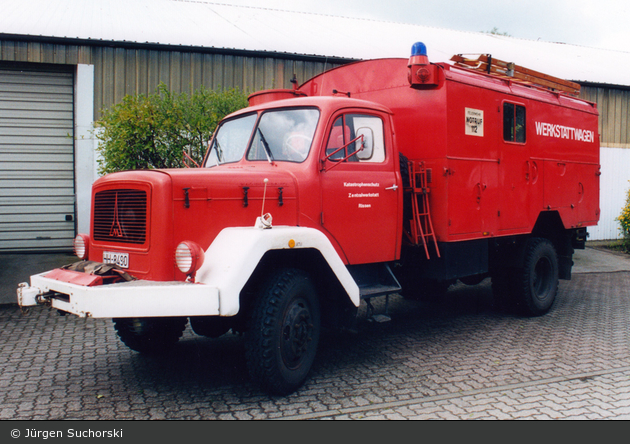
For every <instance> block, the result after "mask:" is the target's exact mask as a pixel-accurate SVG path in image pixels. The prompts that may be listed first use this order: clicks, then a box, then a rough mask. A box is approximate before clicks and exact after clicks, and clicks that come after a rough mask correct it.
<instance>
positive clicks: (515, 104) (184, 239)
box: [18, 43, 600, 394]
mask: <svg viewBox="0 0 630 444" xmlns="http://www.w3.org/2000/svg"><path fill="white" fill-rule="evenodd" d="M578 92H579V85H577V84H574V83H571V82H566V81H562V80H560V79H555V78H551V77H549V76H545V75H543V74H540V73H536V72H533V71H530V70H527V69H525V68H521V67H518V66H515V65H513V64H506V63H504V62H501V61H498V60H496V59H495V60H492V58H491V57H490V56H480V57H478V58H477V59H470V58H466V57H464V56H461V55H460V56H455V57H454V58H453V59H452V63H430V62H429V60H428V58H427V53H426V47H425V46H424V45H423V44H422V43H416V44H415V45H413V47H412V56H411V58H410V59H378V60H368V61H360V62H356V63H352V64H348V65H345V66H342V67H338V68H335V69H332V70H330V71H327V72H324V73H323V74H320V75H318V76H316V77H314V78H312V79H310V80H308V81H307V82H306V83H304V84H302V85H301V86H299V87H297V86H296V87H295V88H293V89H283V90H270V91H262V92H259V93H255V94H252V95H251V96H250V106H249V107H247V108H246V109H243V110H240V111H238V112H236V113H234V114H232V115H230V116H228V117H227V118H225V119H224V120H223V121H222V123H221V124H220V125H219V127H218V128H217V130H216V132H215V134H214V136H213V138H212V140H211V141H210V143H209V149H208V152H207V154H206V157H205V160H204V162H203V165H201V167H199V168H190V169H186V168H184V169H177V170H149V171H127V172H120V173H115V174H110V175H107V176H105V177H102V178H100V179H98V180H97V181H96V182H95V183H94V185H93V189H92V215H91V232H90V234H89V235H88V234H79V235H78V236H77V237H76V239H75V251H76V253H77V256H78V257H79V259H81V260H80V261H78V262H77V263H75V264H70V265H68V266H66V267H62V268H60V269H55V270H51V271H49V272H45V273H41V274H38V275H35V276H32V277H31V280H30V284H27V283H24V284H20V287H19V288H18V302H19V304H20V305H21V306H23V307H28V306H34V305H38V304H44V305H48V306H50V307H52V308H55V309H58V310H61V311H63V312H68V313H72V314H75V315H77V316H82V317H93V318H112V319H113V321H114V324H115V329H116V331H117V333H118V335H119V337H120V339H121V340H122V341H123V342H124V343H125V344H126V345H127V346H129V347H130V348H131V349H133V350H136V351H139V352H149V353H152V352H159V351H162V350H163V349H165V348H166V347H168V346H171V345H172V344H174V343H175V342H177V341H178V340H179V338H180V337H181V336H182V333H183V331H184V329H185V328H186V326H187V325H188V323H190V326H191V328H192V330H193V331H194V332H195V333H197V334H199V335H203V336H208V337H218V336H221V335H222V334H224V333H226V332H228V331H229V330H232V331H233V332H237V333H242V334H243V340H244V343H245V349H246V357H247V359H246V361H247V365H248V369H249V371H250V374H251V376H252V378H253V379H254V380H255V381H256V382H257V383H259V384H260V386H261V387H262V388H263V389H264V390H265V391H267V392H269V393H272V394H286V393H290V392H292V391H294V390H296V389H297V388H299V387H300V386H301V385H302V384H303V383H304V381H305V380H306V378H307V375H308V373H309V371H310V369H311V366H312V363H313V361H314V359H315V355H316V350H317V347H318V339H319V336H320V331H321V329H322V328H341V329H343V328H348V329H351V328H353V326H354V322H355V320H356V318H357V312H358V307H359V306H360V304H361V302H362V301H364V303H365V304H367V306H368V308H372V307H373V305H372V304H371V303H370V301H371V300H372V298H375V297H386V298H387V297H389V295H392V294H401V295H403V296H404V297H406V298H420V297H422V296H424V295H429V294H433V295H439V294H441V293H444V292H446V291H447V289H448V287H449V285H451V284H453V283H454V282H456V281H457V280H459V281H461V282H463V283H465V284H469V285H474V284H477V283H479V282H481V281H482V280H483V279H485V278H487V277H490V278H491V280H492V286H493V291H494V292H495V293H496V296H497V297H499V298H502V299H503V300H505V301H509V302H510V303H511V304H512V306H514V307H516V308H518V309H519V310H520V311H521V312H522V313H523V314H525V315H529V316H537V315H542V314H544V313H546V312H547V311H548V310H549V309H550V308H551V307H552V304H553V303H554V299H555V297H556V293H557V290H558V280H559V279H570V277H571V267H572V255H573V252H574V249H576V248H584V246H585V241H586V236H587V232H586V227H587V226H592V225H595V224H597V222H598V219H599V175H600V165H599V135H598V112H597V109H596V106H595V105H594V104H593V103H589V102H586V101H583V100H580V99H578V98H577V93H578ZM369 314H370V315H371V316H373V317H374V319H376V320H385V319H386V318H387V313H379V314H376V313H374V312H373V311H372V312H369Z"/></svg>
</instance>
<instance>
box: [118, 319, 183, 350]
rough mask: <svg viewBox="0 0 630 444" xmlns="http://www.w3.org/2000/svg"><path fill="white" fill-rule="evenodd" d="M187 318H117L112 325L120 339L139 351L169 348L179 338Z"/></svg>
mask: <svg viewBox="0 0 630 444" xmlns="http://www.w3.org/2000/svg"><path fill="white" fill-rule="evenodd" d="M187 322H188V318H117V319H114V327H115V328H116V333H117V334H118V337H119V338H120V340H121V341H122V342H123V343H124V344H125V345H126V346H127V347H129V348H130V349H132V350H135V351H137V352H140V353H158V352H162V351H164V350H167V349H169V348H170V347H172V346H173V345H175V344H176V343H177V341H179V338H181V336H182V334H183V332H184V329H185V328H186V324H187Z"/></svg>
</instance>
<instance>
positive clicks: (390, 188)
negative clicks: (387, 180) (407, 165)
mask: <svg viewBox="0 0 630 444" xmlns="http://www.w3.org/2000/svg"><path fill="white" fill-rule="evenodd" d="M385 189H386V190H394V191H396V190H397V189H398V185H392V186H391V187H389V188H385Z"/></svg>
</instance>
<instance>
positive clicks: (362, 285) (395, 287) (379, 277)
mask: <svg viewBox="0 0 630 444" xmlns="http://www.w3.org/2000/svg"><path fill="white" fill-rule="evenodd" d="M348 271H349V272H350V274H351V275H352V277H353V279H354V281H355V282H356V283H357V285H358V287H359V293H360V295H361V299H370V298H373V297H377V296H387V295H390V294H394V293H398V292H399V291H400V288H401V287H400V284H399V283H398V280H397V279H396V277H395V276H394V273H392V270H391V268H389V264H386V263H377V264H364V265H349V266H348Z"/></svg>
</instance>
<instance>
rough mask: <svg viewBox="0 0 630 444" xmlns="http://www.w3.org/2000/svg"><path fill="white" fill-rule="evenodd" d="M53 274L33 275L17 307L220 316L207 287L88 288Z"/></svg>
mask: <svg viewBox="0 0 630 444" xmlns="http://www.w3.org/2000/svg"><path fill="white" fill-rule="evenodd" d="M54 271H57V270H53V272H54ZM53 272H45V273H41V274H37V275H33V276H31V283H30V285H29V284H28V283H26V282H24V283H21V284H20V285H19V287H18V289H17V298H18V304H19V305H20V307H32V306H36V305H46V306H49V307H52V308H56V309H58V310H61V311H64V312H67V313H71V314H74V315H77V316H79V317H91V318H137V317H161V316H218V315H219V290H218V288H214V287H211V286H208V285H203V284H194V283H190V282H154V281H143V280H135V281H130V282H120V283H115V284H108V285H94V286H90V285H91V284H86V283H81V282H80V281H79V282H80V283H76V282H68V280H67V279H66V280H63V279H58V278H51V277H47V276H46V275H48V274H52V275H53V276H55V275H56V274H55V273H53Z"/></svg>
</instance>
